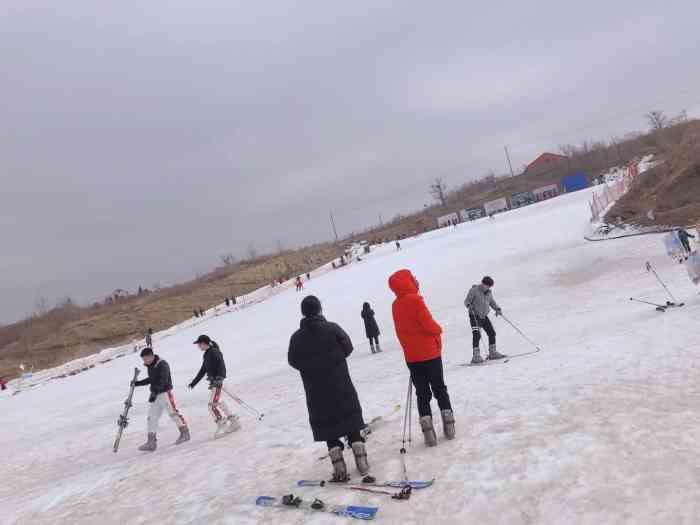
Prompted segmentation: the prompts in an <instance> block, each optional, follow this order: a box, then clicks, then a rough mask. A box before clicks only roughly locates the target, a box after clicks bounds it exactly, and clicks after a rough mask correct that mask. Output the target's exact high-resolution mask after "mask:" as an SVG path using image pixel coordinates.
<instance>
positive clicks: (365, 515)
mask: <svg viewBox="0 0 700 525" xmlns="http://www.w3.org/2000/svg"><path fill="white" fill-rule="evenodd" d="M255 504H256V505H258V506H260V507H282V508H290V509H299V510H304V511H307V512H327V513H329V514H335V515H336V516H343V517H346V518H355V519H358V520H373V519H374V517H375V516H376V515H377V511H378V510H379V508H378V507H360V506H356V505H333V504H328V503H325V502H323V501H321V500H320V499H315V500H313V501H304V500H303V499H301V498H298V497H296V496H294V494H289V495H287V496H283V497H282V498H273V497H270V496H258V498H257V499H256V500H255Z"/></svg>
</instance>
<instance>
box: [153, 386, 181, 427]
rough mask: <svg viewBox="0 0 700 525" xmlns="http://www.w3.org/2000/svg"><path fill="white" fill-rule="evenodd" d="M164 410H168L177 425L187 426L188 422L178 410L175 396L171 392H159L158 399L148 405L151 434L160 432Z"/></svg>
mask: <svg viewBox="0 0 700 525" xmlns="http://www.w3.org/2000/svg"><path fill="white" fill-rule="evenodd" d="M163 412H167V413H168V416H170V419H172V420H173V423H175V425H177V427H178V428H180V427H186V426H187V422H186V421H185V418H184V417H182V414H180V412H178V410H177V406H176V405H175V396H173V393H172V391H171V392H163V393H162V394H158V396H157V397H156V400H155V401H154V402H153V403H151V404H150V406H149V407H148V432H149V433H151V434H156V433H157V432H158V421H160V417H161V416H162V415H163Z"/></svg>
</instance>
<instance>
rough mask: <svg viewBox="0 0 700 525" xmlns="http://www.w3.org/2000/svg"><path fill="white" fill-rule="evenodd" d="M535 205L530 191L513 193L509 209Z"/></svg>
mask: <svg viewBox="0 0 700 525" xmlns="http://www.w3.org/2000/svg"><path fill="white" fill-rule="evenodd" d="M534 203H535V195H534V194H533V193H532V192H531V191H521V192H518V193H514V194H513V195H511V197H510V207H511V208H522V207H523V206H529V205H530V204H534Z"/></svg>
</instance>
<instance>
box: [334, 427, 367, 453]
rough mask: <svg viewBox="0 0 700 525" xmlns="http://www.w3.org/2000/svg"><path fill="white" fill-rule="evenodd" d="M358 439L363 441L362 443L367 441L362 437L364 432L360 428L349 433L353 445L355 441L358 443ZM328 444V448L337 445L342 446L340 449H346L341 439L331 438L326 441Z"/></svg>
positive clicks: (349, 440)
mask: <svg viewBox="0 0 700 525" xmlns="http://www.w3.org/2000/svg"><path fill="white" fill-rule="evenodd" d="M358 441H361V442H362V443H364V442H365V440H364V439H363V438H362V434H361V433H360V431H359V430H356V431H355V432H351V433H350V434H349V435H348V443H350V445H351V446H352V444H353V443H357V442H358ZM326 445H328V450H330V449H332V448H335V447H340V449H341V450H342V449H344V448H345V446H344V445H343V442H342V441H340V439H331V440H330V441H326Z"/></svg>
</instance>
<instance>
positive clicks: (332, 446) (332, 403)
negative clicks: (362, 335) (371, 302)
mask: <svg viewBox="0 0 700 525" xmlns="http://www.w3.org/2000/svg"><path fill="white" fill-rule="evenodd" d="M301 313H302V315H303V316H304V318H303V319H302V320H301V327H300V328H299V330H297V331H296V332H295V333H294V335H292V338H291V340H290V341H289V353H288V356H287V358H288V361H289V364H290V366H291V367H292V368H295V369H296V370H298V371H299V372H300V374H301V379H302V381H303V382H304V390H305V391H306V406H307V408H308V410H309V423H310V424H311V430H312V431H313V436H314V440H315V441H325V442H326V445H327V446H328V453H329V456H330V458H331V462H332V463H333V481H347V480H348V479H349V477H348V472H347V467H346V465H345V460H344V459H343V448H344V447H343V443H342V441H341V440H340V438H342V437H347V439H348V443H350V446H351V447H352V452H353V455H354V456H355V465H356V466H357V470H358V471H359V472H360V474H361V475H362V476H366V475H367V474H369V463H368V461H367V451H366V449H365V440H364V438H363V437H362V434H361V431H362V429H363V428H365V423H364V421H363V419H362V407H361V406H360V401H359V399H358V397H357V391H356V390H355V386H354V385H353V383H352V379H351V378H350V372H349V371H348V364H347V362H346V359H347V358H348V356H349V355H350V354H351V353H352V350H353V347H352V342H351V341H350V337H348V335H347V334H346V333H345V331H344V330H343V329H342V328H341V327H340V326H338V325H337V324H335V323H330V322H328V321H326V319H325V318H324V317H323V315H322V311H321V302H320V301H319V300H318V298H317V297H315V296H313V295H309V296H307V297H305V298H304V300H303V301H302V302H301Z"/></svg>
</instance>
